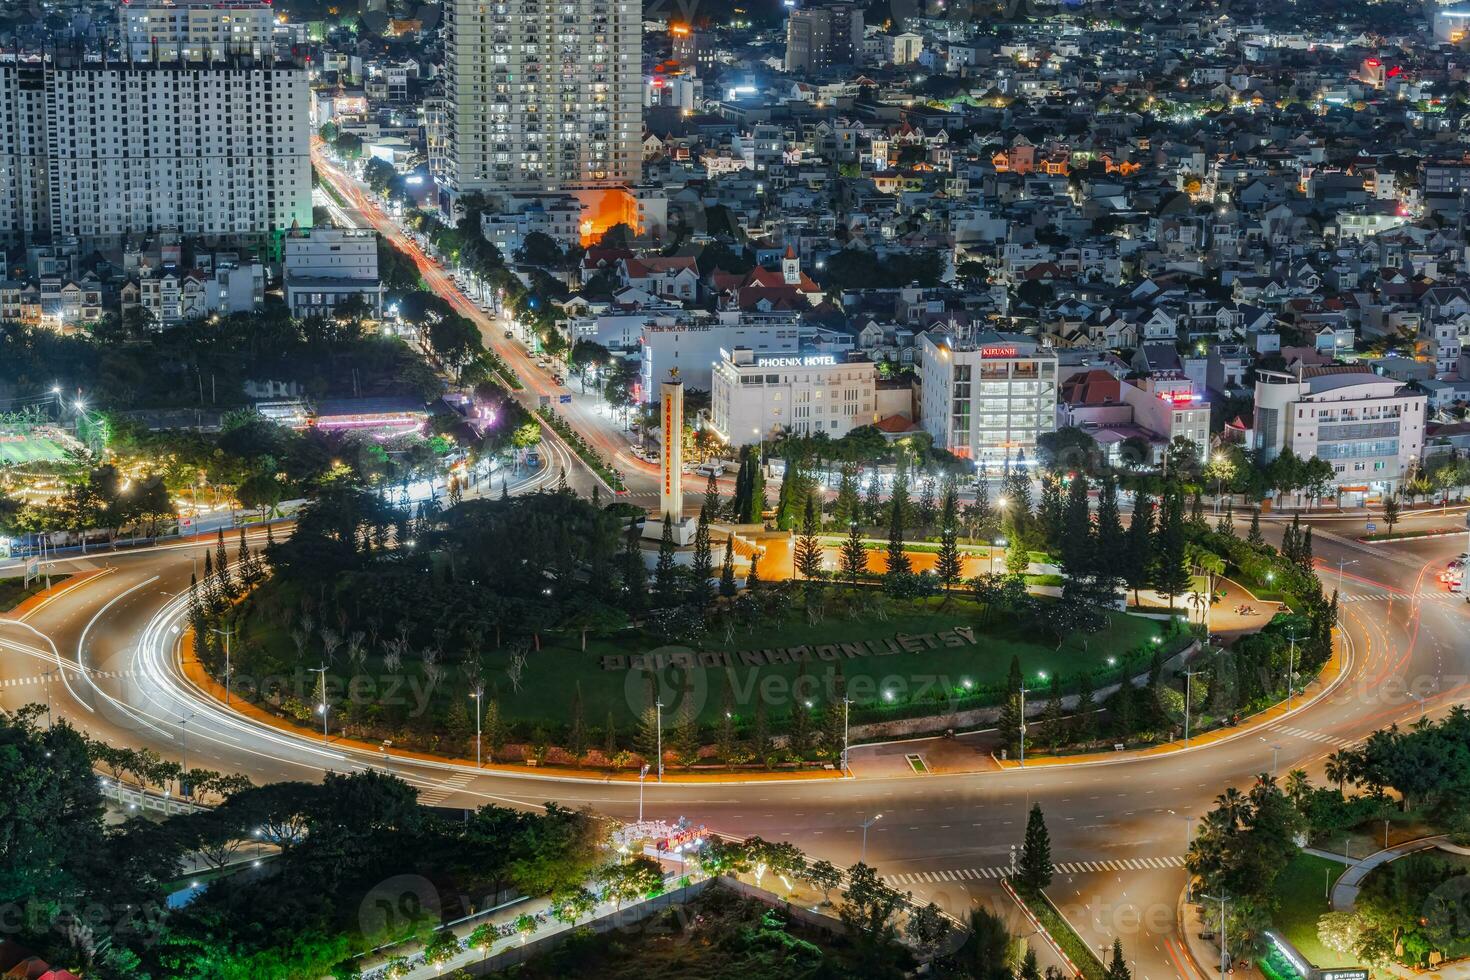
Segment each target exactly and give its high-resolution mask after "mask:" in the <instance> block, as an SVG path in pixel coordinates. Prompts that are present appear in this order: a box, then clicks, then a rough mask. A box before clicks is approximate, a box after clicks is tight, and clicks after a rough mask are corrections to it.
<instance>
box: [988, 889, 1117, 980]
mask: <svg viewBox="0 0 1470 980" xmlns="http://www.w3.org/2000/svg"><path fill="white" fill-rule="evenodd" d="M1000 887H1001V890H1003V891H1004V892H1005V893H1006V894H1007V895H1008V896H1010V898H1011V900H1012V901H1014V902H1015V903H1016V905H1018V906H1019V907H1020V909H1021V913H1022V914H1023V915H1024V916H1025V917H1026V921H1027V922H1029V923H1031V925H1032V927H1033V928H1035V929H1036V931H1037V933H1038V934H1040V936H1041V938H1042V939H1044V940H1046V943H1047V945H1049V946H1050V947H1051V948H1052V949H1053V950H1054V951H1055V952H1056V954H1057V955H1058V956H1059V957H1061V960H1062V962H1063V963H1064V964H1066V966H1067V968H1068V969H1069V970H1070V971H1071V975H1072V976H1074V977H1084V978H1086V980H1103V977H1104V974H1105V970H1104V968H1103V963H1102V961H1101V960H1099V959H1098V958H1097V954H1096V953H1094V952H1093V951H1092V947H1090V946H1088V945H1087V943H1085V942H1083V940H1082V937H1081V936H1079V935H1077V930H1075V929H1073V928H1072V924H1071V923H1070V922H1068V921H1067V919H1066V916H1064V915H1062V913H1061V910H1059V909H1058V908H1057V907H1056V906H1055V905H1054V904H1052V900H1051V899H1050V898H1047V897H1046V893H1045V892H1041V891H1022V890H1018V889H1017V888H1015V887H1014V886H1012V885H1011V881H1010V879H1009V878H1002V879H1001V881H1000Z"/></svg>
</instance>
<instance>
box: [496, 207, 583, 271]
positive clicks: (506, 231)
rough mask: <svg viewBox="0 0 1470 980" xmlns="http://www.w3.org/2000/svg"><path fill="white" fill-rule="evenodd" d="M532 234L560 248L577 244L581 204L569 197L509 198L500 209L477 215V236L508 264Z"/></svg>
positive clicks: (580, 230)
mask: <svg viewBox="0 0 1470 980" xmlns="http://www.w3.org/2000/svg"><path fill="white" fill-rule="evenodd" d="M535 231H539V232H540V233H541V234H543V235H547V236H549V237H550V238H552V239H553V240H554V241H555V242H556V243H557V244H558V245H560V246H561V247H562V248H572V247H573V246H575V245H578V244H579V243H580V242H581V240H582V203H581V202H580V201H578V200H577V198H576V197H575V196H574V195H571V194H528V195H509V196H508V200H507V201H506V205H505V208H504V209H503V210H487V211H484V212H482V213H481V214H480V234H482V235H484V236H485V240H486V241H488V242H490V243H491V244H492V245H494V246H495V247H496V248H498V249H500V254H501V255H502V256H503V257H504V258H505V260H506V261H507V262H513V261H515V253H516V252H517V251H518V250H519V249H520V247H521V246H522V245H524V244H525V242H526V236H527V235H529V234H531V233H532V232H535Z"/></svg>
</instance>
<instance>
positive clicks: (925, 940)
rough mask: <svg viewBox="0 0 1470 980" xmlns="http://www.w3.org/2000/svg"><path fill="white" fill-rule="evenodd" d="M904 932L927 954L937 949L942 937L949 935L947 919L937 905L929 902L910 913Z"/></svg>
mask: <svg viewBox="0 0 1470 980" xmlns="http://www.w3.org/2000/svg"><path fill="white" fill-rule="evenodd" d="M904 932H906V933H907V934H908V937H909V939H911V940H912V941H913V943H914V945H915V946H917V947H918V949H919V951H920V952H921V953H924V954H925V955H929V954H932V953H933V952H934V950H936V949H938V948H939V945H940V943H942V942H944V938H945V937H946V936H948V935H949V919H948V917H947V916H945V914H944V913H943V912H941V911H940V910H939V906H938V905H935V904H934V903H933V902H930V903H929V904H928V905H925V906H923V907H921V908H917V909H914V911H913V912H912V913H910V915H909V921H908V925H907V927H905V929H904Z"/></svg>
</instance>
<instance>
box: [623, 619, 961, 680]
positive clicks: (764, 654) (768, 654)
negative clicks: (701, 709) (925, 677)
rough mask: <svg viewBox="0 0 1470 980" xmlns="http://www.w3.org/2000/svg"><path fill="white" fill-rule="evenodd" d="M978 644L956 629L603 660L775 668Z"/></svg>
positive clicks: (631, 666)
mask: <svg viewBox="0 0 1470 980" xmlns="http://www.w3.org/2000/svg"><path fill="white" fill-rule="evenodd" d="M974 645H975V629H974V627H972V626H956V627H954V628H953V629H947V630H940V631H939V632H937V633H899V634H898V635H897V636H895V637H893V639H891V640H890V639H881V640H858V641H856V642H853V643H817V644H812V645H803V646H799V647H767V648H764V649H760V650H734V651H730V650H700V651H698V652H697V653H696V652H695V651H693V650H676V651H673V652H670V653H648V654H642V653H635V654H630V655H628V656H624V655H623V654H610V655H608V656H604V657H603V658H602V669H603V670H664V669H665V668H667V667H680V668H692V667H771V666H777V665H780V664H795V663H802V662H804V661H809V660H852V659H856V658H859V657H891V656H893V655H894V654H899V653H923V652H924V651H926V650H937V649H939V648H940V647H946V648H949V649H956V648H959V647H970V646H974Z"/></svg>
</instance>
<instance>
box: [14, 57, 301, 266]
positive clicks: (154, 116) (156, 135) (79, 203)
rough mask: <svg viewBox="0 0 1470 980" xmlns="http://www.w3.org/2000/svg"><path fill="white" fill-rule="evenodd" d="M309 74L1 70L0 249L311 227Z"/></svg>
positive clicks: (252, 235)
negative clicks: (59, 241)
mask: <svg viewBox="0 0 1470 980" xmlns="http://www.w3.org/2000/svg"><path fill="white" fill-rule="evenodd" d="M307 98H308V93H307V79H306V71H305V69H303V68H302V67H300V66H299V65H294V64H287V63H283V62H273V61H270V60H266V61H248V60H243V59H241V60H236V61H232V62H229V63H223V62H222V63H216V64H195V65H190V66H188V67H182V66H180V65H179V64H177V63H174V64H158V65H155V64H152V63H141V64H133V65H127V64H116V63H110V64H103V63H101V62H83V63H81V64H79V65H77V66H76V67H62V66H58V65H57V64H56V63H55V62H53V61H50V60H45V61H42V60H34V61H27V60H21V61H19V62H17V61H8V62H0V240H3V241H17V242H47V241H50V240H54V239H55V238H56V237H58V236H77V237H79V238H82V239H84V240H86V241H88V242H89V243H93V244H95V245H96V246H97V247H109V246H113V245H116V244H117V243H119V242H120V241H121V240H122V239H124V238H126V237H128V236H140V235H149V234H152V233H154V232H159V231H174V232H178V233H179V234H182V235H188V236H195V237H199V238H202V239H205V240H207V241H210V242H235V243H242V244H249V243H264V242H265V240H266V239H267V238H269V237H271V236H272V235H275V236H279V235H280V234H281V233H284V232H286V231H289V230H291V228H292V226H293V225H297V226H299V227H303V228H305V227H309V226H310V225H311V160H310V156H309V147H308V140H309V138H310V123H309V122H308V118H307V108H308V107H307Z"/></svg>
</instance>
